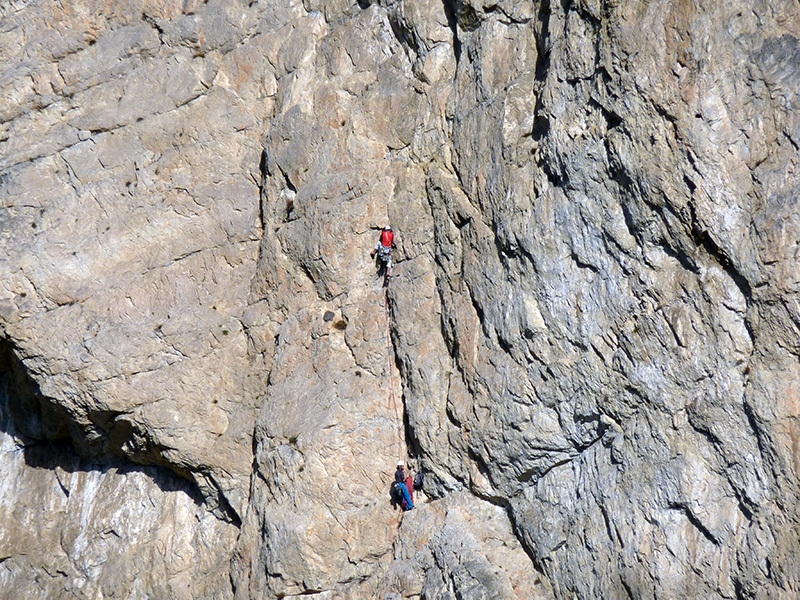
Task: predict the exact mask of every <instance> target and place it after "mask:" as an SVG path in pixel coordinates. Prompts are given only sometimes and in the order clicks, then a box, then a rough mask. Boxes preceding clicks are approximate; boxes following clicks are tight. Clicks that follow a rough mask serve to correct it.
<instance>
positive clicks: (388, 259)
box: [369, 225, 394, 277]
mask: <svg viewBox="0 0 800 600" xmlns="http://www.w3.org/2000/svg"><path fill="white" fill-rule="evenodd" d="M392 248H394V233H392V228H391V227H390V226H389V225H387V226H386V227H384V228H383V231H381V237H380V239H379V240H378V243H377V244H375V249H374V250H373V251H372V252H370V254H369V255H370V256H371V257H372V258H375V255H376V254H377V255H378V260H380V261H381V263H382V264H383V265H384V266H385V268H386V277H391V276H392Z"/></svg>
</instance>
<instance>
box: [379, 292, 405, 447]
mask: <svg viewBox="0 0 800 600" xmlns="http://www.w3.org/2000/svg"><path fill="white" fill-rule="evenodd" d="M383 299H384V307H385V308H386V349H387V352H386V357H387V359H388V362H389V400H390V402H391V404H392V408H393V409H394V417H395V422H396V423H397V458H398V460H404V459H405V452H404V449H403V418H402V415H401V414H400V409H399V408H398V405H397V397H396V396H395V393H394V346H393V345H392V320H391V319H392V317H391V314H390V312H389V289H388V288H384V290H383Z"/></svg>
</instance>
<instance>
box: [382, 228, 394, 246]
mask: <svg viewBox="0 0 800 600" xmlns="http://www.w3.org/2000/svg"><path fill="white" fill-rule="evenodd" d="M393 243H394V234H393V233H392V232H391V231H381V244H383V245H384V246H387V247H389V248H391V247H392V244H393Z"/></svg>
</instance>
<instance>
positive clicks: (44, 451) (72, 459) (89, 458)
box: [0, 338, 203, 507]
mask: <svg viewBox="0 0 800 600" xmlns="http://www.w3.org/2000/svg"><path fill="white" fill-rule="evenodd" d="M77 429H78V427H77V425H76V424H74V423H72V422H71V421H70V419H69V416H68V414H67V412H66V410H64V409H63V408H62V407H60V406H58V405H57V404H55V403H54V402H52V401H51V400H49V399H47V398H46V397H45V396H44V395H43V394H42V393H41V391H40V389H39V386H38V384H37V383H36V382H35V381H34V380H33V379H32V378H31V377H30V375H29V374H28V373H27V371H26V369H25V367H24V365H23V364H22V362H21V361H20V360H19V358H17V356H16V354H15V352H14V348H13V345H12V343H11V342H9V341H8V340H6V339H1V338H0V434H5V435H6V436H9V437H11V438H13V440H14V444H15V446H16V447H17V448H18V449H19V451H21V452H22V455H23V458H24V460H25V464H26V465H27V466H28V467H30V468H32V469H47V470H51V471H54V470H56V469H60V470H63V471H65V472H67V473H74V472H79V471H84V472H92V471H96V472H100V473H101V474H106V473H109V472H113V473H116V474H118V475H126V474H129V473H142V474H145V475H147V476H148V477H149V478H150V479H151V480H152V481H153V482H154V483H155V484H156V485H157V486H158V487H159V489H160V490H161V491H163V492H183V493H184V494H186V495H187V496H189V497H190V498H191V499H192V500H193V501H194V503H195V504H196V505H197V506H198V507H199V506H201V505H202V504H203V496H202V494H201V492H200V490H199V488H198V487H197V486H196V485H195V484H194V483H193V482H191V481H190V480H188V479H186V478H184V477H181V476H180V475H178V474H176V473H174V472H173V471H171V470H170V469H168V468H166V467H161V466H155V465H138V464H135V463H132V462H130V461H128V460H125V459H124V458H121V457H117V456H113V455H110V454H108V453H107V452H100V453H98V454H90V453H87V452H86V449H88V448H90V446H89V444H85V448H84V451H83V452H79V451H78V450H77V449H76V444H75V439H74V436H75V435H78V434H77V433H76V432H77ZM96 446H97V447H98V448H99V447H101V445H100V444H96Z"/></svg>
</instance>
